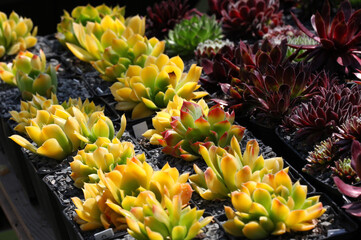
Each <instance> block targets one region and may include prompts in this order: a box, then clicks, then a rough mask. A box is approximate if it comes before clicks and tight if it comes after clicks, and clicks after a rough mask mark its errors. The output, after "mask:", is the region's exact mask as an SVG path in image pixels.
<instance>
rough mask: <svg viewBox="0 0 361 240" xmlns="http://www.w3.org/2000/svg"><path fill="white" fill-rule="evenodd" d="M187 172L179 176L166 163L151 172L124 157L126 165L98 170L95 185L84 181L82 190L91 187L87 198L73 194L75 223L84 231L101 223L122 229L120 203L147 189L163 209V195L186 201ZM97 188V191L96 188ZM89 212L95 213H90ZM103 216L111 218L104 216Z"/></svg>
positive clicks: (188, 193) (189, 193)
mask: <svg viewBox="0 0 361 240" xmlns="http://www.w3.org/2000/svg"><path fill="white" fill-rule="evenodd" d="M188 175H189V174H188V173H183V174H182V175H179V172H178V170H177V169H176V168H171V167H170V166H169V165H168V164H166V165H164V166H163V168H162V169H161V170H158V171H154V170H153V168H152V167H151V166H150V165H149V164H148V163H147V162H145V161H143V162H142V161H140V160H138V159H137V158H135V157H133V158H128V159H127V161H126V164H124V165H117V166H116V167H115V168H114V169H113V170H112V171H110V172H108V173H103V171H102V170H101V169H99V170H98V176H99V178H100V182H99V183H98V184H92V183H84V189H86V188H87V187H89V186H94V187H92V188H95V189H94V190H95V191H94V192H93V195H91V196H90V197H89V199H88V198H87V197H86V196H85V201H82V200H80V199H79V198H77V197H75V198H72V200H73V202H74V203H75V205H76V207H77V209H76V212H77V214H78V215H77V219H78V223H79V224H82V225H81V228H82V229H84V230H93V229H96V228H98V227H101V226H103V227H104V228H108V227H110V226H116V227H117V229H122V228H124V226H125V224H126V221H125V219H124V216H123V215H122V213H121V211H122V209H123V206H129V204H128V203H131V202H132V201H133V199H134V198H132V197H131V196H133V197H137V196H138V195H139V194H140V193H141V192H144V191H147V190H149V191H151V192H153V193H154V195H155V197H156V199H157V201H159V202H160V203H161V205H162V207H163V208H164V207H165V206H166V198H170V199H172V198H173V197H174V196H176V195H178V196H179V198H180V202H181V204H182V205H185V204H188V202H189V200H190V199H191V196H192V188H191V186H190V185H189V184H188V183H187V180H188ZM99 188H101V191H97V189H99ZM92 212H94V213H96V214H95V215H94V216H90V215H91V213H92ZM109 213H111V214H109ZM107 215H109V216H113V217H112V218H108V217H106V218H104V217H105V216H107ZM114 220H117V222H115V221H114ZM93 223H96V224H93Z"/></svg>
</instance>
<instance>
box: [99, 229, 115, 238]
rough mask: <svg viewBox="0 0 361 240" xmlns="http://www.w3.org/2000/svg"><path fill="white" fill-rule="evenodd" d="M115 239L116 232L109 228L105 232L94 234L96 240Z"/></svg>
mask: <svg viewBox="0 0 361 240" xmlns="http://www.w3.org/2000/svg"><path fill="white" fill-rule="evenodd" d="M111 237H114V232H113V229H112V228H108V229H106V230H104V231H101V232H98V233H95V234H94V238H95V240H103V239H108V238H111Z"/></svg>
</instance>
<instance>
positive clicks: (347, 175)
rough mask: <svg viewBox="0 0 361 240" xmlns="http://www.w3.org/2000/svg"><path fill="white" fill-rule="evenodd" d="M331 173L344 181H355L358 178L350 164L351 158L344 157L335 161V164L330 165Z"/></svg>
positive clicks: (358, 179)
mask: <svg viewBox="0 0 361 240" xmlns="http://www.w3.org/2000/svg"><path fill="white" fill-rule="evenodd" d="M331 170H332V175H333V176H337V177H339V178H340V179H342V181H344V182H345V183H350V184H351V183H357V182H359V181H360V178H359V177H358V176H357V173H356V171H355V170H354V169H353V168H352V166H351V159H350V158H345V159H340V160H338V161H335V166H334V167H331Z"/></svg>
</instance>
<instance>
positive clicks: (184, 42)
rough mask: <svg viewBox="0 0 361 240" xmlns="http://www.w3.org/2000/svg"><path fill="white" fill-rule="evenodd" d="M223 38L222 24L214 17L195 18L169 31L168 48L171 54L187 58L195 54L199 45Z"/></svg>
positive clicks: (186, 20)
mask: <svg viewBox="0 0 361 240" xmlns="http://www.w3.org/2000/svg"><path fill="white" fill-rule="evenodd" d="M222 37H223V35H222V27H221V24H220V23H218V22H217V20H216V19H215V17H214V16H212V17H208V16H207V15H203V16H202V17H199V16H193V17H192V18H191V19H189V20H188V19H185V20H183V21H181V22H180V23H179V24H177V25H176V26H175V27H174V29H173V30H170V31H169V33H168V38H167V45H166V48H167V50H168V51H169V52H170V53H171V54H174V55H176V54H179V55H182V56H187V55H190V54H193V52H194V50H195V49H196V47H197V46H198V44H199V43H201V42H204V41H206V40H208V39H210V40H216V39H220V38H222Z"/></svg>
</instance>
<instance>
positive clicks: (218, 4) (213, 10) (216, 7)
mask: <svg viewBox="0 0 361 240" xmlns="http://www.w3.org/2000/svg"><path fill="white" fill-rule="evenodd" d="M230 3H233V0H208V7H209V12H210V14H212V15H215V16H216V18H217V20H221V18H222V11H223V10H225V11H227V9H228V5H229V4H230Z"/></svg>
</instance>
